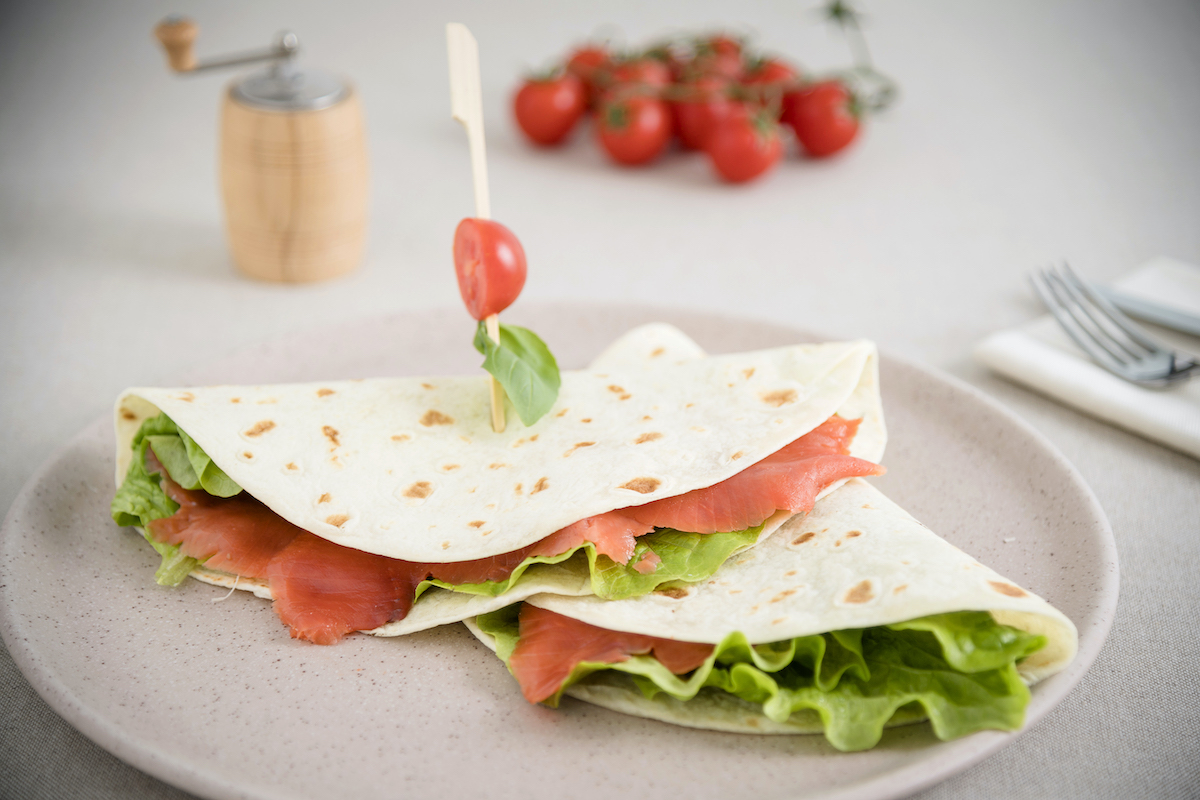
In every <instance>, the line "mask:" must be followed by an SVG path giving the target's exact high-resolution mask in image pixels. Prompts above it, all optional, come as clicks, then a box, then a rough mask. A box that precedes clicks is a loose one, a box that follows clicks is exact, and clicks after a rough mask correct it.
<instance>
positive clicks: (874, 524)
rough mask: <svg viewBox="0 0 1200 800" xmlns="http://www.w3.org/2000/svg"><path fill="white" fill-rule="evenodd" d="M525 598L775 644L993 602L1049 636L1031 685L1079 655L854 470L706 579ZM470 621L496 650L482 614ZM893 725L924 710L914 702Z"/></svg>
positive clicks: (745, 712)
mask: <svg viewBox="0 0 1200 800" xmlns="http://www.w3.org/2000/svg"><path fill="white" fill-rule="evenodd" d="M526 602H528V603H530V604H532V605H535V606H538V607H541V608H544V609H547V610H549V611H554V612H556V613H558V614H562V615H564V616H568V617H572V618H574V619H577V620H580V621H582V622H586V623H588V624H590V625H595V626H597V627H601V628H606V629H609V630H616V631H624V632H629V633H638V634H644V635H649V636H659V637H665V638H669V639H676V640H680V641H687V642H703V643H710V644H718V643H719V642H721V641H722V640H723V639H724V638H725V637H726V636H727V635H728V634H730V633H732V632H734V631H740V632H742V633H743V634H745V636H746V638H747V639H748V641H749V643H750V644H754V645H757V644H767V643H771V642H779V641H784V640H787V639H790V638H793V637H800V636H807V635H811V634H819V633H827V632H829V631H835V630H846V629H854V628H871V627H876V626H882V625H888V624H892V623H897V622H904V621H908V620H912V619H916V618H919V617H925V616H929V615H934V614H942V613H947V612H955V611H987V612H990V613H991V615H992V617H993V618H994V619H995V620H996V621H997V622H999V623H1000V624H1002V625H1008V626H1011V627H1014V628H1019V629H1021V630H1024V631H1027V632H1030V633H1036V634H1041V635H1043V636H1045V637H1046V640H1047V644H1046V645H1045V647H1043V648H1042V649H1041V650H1039V651H1037V652H1035V653H1033V654H1032V655H1030V656H1029V657H1027V658H1025V659H1024V660H1023V661H1020V662H1018V664H1017V670H1018V673H1019V674H1020V676H1021V678H1022V679H1023V680H1024V681H1025V682H1026V683H1027V684H1033V683H1036V682H1037V681H1040V680H1042V679H1043V678H1046V677H1048V676H1050V675H1052V674H1054V673H1055V672H1058V671H1059V670H1061V669H1063V668H1064V667H1065V666H1066V665H1067V664H1069V663H1070V662H1071V660H1072V659H1073V658H1074V656H1075V651H1076V647H1077V643H1078V635H1077V633H1076V630H1075V626H1074V624H1072V622H1071V621H1070V620H1069V619H1068V618H1067V617H1066V616H1064V615H1063V614H1062V612H1060V611H1058V610H1057V609H1055V608H1054V607H1053V606H1051V605H1050V604H1049V603H1047V602H1046V601H1045V600H1043V599H1042V598H1040V597H1038V596H1036V595H1034V594H1032V593H1031V592H1029V591H1027V590H1025V589H1022V588H1021V587H1019V586H1017V585H1016V584H1014V583H1013V582H1011V581H1009V580H1007V579H1006V578H1004V577H1002V576H1001V575H999V574H997V573H996V572H994V571H992V570H991V569H989V568H987V567H985V566H983V565H982V564H980V563H979V562H977V561H976V560H974V559H973V558H972V557H971V556H969V555H967V554H966V553H964V552H963V551H961V550H959V549H958V548H957V547H955V546H953V545H952V544H950V543H949V542H947V541H945V540H944V539H942V538H941V537H939V536H937V535H936V534H935V533H933V532H932V531H931V530H929V529H928V528H927V527H925V526H924V525H922V524H921V523H920V522H918V521H917V520H916V519H914V518H913V517H912V516H911V515H909V514H908V513H907V512H905V511H904V510H903V509H902V508H900V507H899V506H897V505H896V504H895V503H893V502H892V501H891V500H889V499H888V498H886V497H885V496H884V495H883V494H882V493H880V492H879V491H878V490H877V489H875V488H874V487H872V486H871V485H870V484H868V483H867V482H865V481H863V480H860V479H857V478H855V479H851V480H850V481H848V482H847V483H846V485H844V486H843V487H841V488H840V489H838V490H837V491H836V492H833V493H831V494H829V495H827V496H826V497H824V498H823V499H821V500H820V501H818V502H817V504H816V506H815V507H814V508H813V510H812V511H811V512H810V513H809V514H808V515H807V516H803V515H797V516H795V517H793V518H791V519H790V520H788V521H787V522H786V523H785V524H784V525H783V526H782V527H781V528H780V529H779V531H778V532H777V533H776V535H775V536H773V537H771V538H770V539H768V540H766V541H763V542H761V543H760V544H758V545H757V546H756V547H754V548H753V549H751V550H748V551H746V552H744V553H743V554H742V555H741V556H739V557H737V558H734V559H730V560H729V561H727V562H726V563H725V565H724V566H722V567H721V568H720V569H719V570H718V571H717V572H716V574H714V575H713V576H712V578H711V579H709V580H708V581H704V582H701V583H698V584H693V585H690V586H687V587H685V588H683V589H672V590H671V591H670V592H662V591H660V592H655V593H652V594H649V595H645V596H642V597H639V598H633V599H628V600H613V601H599V600H597V599H596V598H595V597H574V598H567V597H558V596H554V595H550V594H542V595H535V596H532V597H530V598H528V599H527V600H526ZM468 627H469V628H471V630H472V631H473V632H474V633H475V634H476V636H478V637H479V638H480V640H481V641H483V642H484V643H485V644H487V645H488V646H490V647H492V648H493V649H495V644H494V641H493V640H492V637H491V636H489V635H488V634H486V633H484V632H483V631H481V630H480V629H479V628H478V627H477V626H476V625H475V624H474V623H473V621H470V622H468ZM566 694H568V695H570V696H573V697H576V698H579V699H581V700H586V701H588V702H590V703H595V704H597V705H600V706H604V707H606V708H610V709H613V710H616V711H622V712H624V713H628V714H633V715H636V716H642V717H649V718H652V719H660V720H664V721H667V722H673V723H676V724H679V725H686V726H690V727H698V728H710V729H716V730H725V731H737V732H755V733H816V732H820V731H821V730H822V726H821V722H820V719H819V718H818V716H817V715H816V713H815V712H811V711H807V710H805V711H802V712H797V713H795V714H793V715H792V716H791V717H789V718H788V719H787V720H785V721H783V722H775V721H772V720H770V719H768V718H767V717H766V716H765V715H764V714H763V713H762V712H761V710H760V709H759V708H758V707H757V706H755V705H753V704H751V703H748V702H745V701H743V700H740V699H738V698H736V697H734V696H732V695H729V694H726V693H725V692H722V691H719V690H716V689H711V688H708V689H702V690H701V691H700V693H699V694H698V695H697V696H696V697H695V698H693V699H690V700H686V701H684V700H677V699H675V698H672V697H669V696H667V695H665V694H658V695H656V696H655V697H654V698H653V699H648V698H646V697H645V696H644V695H643V694H642V692H640V691H639V690H638V689H637V687H636V686H635V685H634V683H633V681H632V679H630V677H629V676H628V675H624V674H621V673H617V672H613V671H605V672H600V673H596V674H594V675H592V676H590V677H589V678H586V679H584V680H583V681H581V682H580V683H577V684H574V685H572V686H570V687H568V688H567V690H566ZM901 710H902V711H903V712H904V713H903V714H902V715H897V716H896V717H894V718H893V719H892V720H891V722H890V724H892V725H896V724H903V723H905V722H913V721H917V720H919V719H921V718H922V715H921V714H919V713H909V712H910V711H911V709H907V710H906V709H901Z"/></svg>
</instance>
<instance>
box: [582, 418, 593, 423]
mask: <svg viewBox="0 0 1200 800" xmlns="http://www.w3.org/2000/svg"><path fill="white" fill-rule="evenodd" d="M579 421H580V422H591V421H592V418H591V417H584V418H583V419H581V420H579Z"/></svg>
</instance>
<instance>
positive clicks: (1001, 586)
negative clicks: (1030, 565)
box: [988, 581, 1028, 597]
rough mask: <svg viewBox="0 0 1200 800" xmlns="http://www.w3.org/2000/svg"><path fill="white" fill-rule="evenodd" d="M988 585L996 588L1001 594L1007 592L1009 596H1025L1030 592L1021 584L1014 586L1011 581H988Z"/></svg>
mask: <svg viewBox="0 0 1200 800" xmlns="http://www.w3.org/2000/svg"><path fill="white" fill-rule="evenodd" d="M988 585H989V586H991V587H992V588H993V589H995V590H996V591H997V592H999V593H1000V594H1006V595H1008V596H1009V597H1025V596H1026V595H1027V594H1028V593H1027V592H1026V591H1025V590H1024V589H1022V588H1021V587H1019V586H1013V585H1012V584H1011V583H1002V582H1001V581H988Z"/></svg>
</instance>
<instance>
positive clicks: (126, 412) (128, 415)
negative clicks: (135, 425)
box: [121, 408, 137, 422]
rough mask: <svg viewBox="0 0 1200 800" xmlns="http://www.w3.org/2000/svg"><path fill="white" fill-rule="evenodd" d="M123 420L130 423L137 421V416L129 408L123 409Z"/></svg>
mask: <svg viewBox="0 0 1200 800" xmlns="http://www.w3.org/2000/svg"><path fill="white" fill-rule="evenodd" d="M121 419H127V420H129V421H130V422H132V421H133V420H135V419H137V414H135V413H133V412H132V411H130V410H129V409H128V408H122V409H121Z"/></svg>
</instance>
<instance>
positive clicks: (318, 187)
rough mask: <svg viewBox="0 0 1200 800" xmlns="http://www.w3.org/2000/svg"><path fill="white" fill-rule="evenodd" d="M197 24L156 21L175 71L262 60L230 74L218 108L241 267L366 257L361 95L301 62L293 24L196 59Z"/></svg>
mask: <svg viewBox="0 0 1200 800" xmlns="http://www.w3.org/2000/svg"><path fill="white" fill-rule="evenodd" d="M198 32H199V27H198V26H197V25H196V23H195V22H192V21H191V20H189V19H185V18H183V17H178V16H171V17H167V18H166V19H164V20H163V21H162V22H161V23H159V25H158V26H157V27H156V28H155V29H154V34H155V36H157V37H158V40H159V41H160V42H162V45H163V48H164V49H165V50H166V51H167V60H168V63H169V64H170V67H171V69H172V70H174V71H175V72H179V73H185V74H191V73H195V72H200V71H203V70H209V69H215V68H218V67H230V66H236V65H240V64H249V63H254V62H259V61H268V62H270V63H269V65H268V66H267V67H266V68H265V69H263V70H260V71H258V72H254V73H251V74H250V75H248V76H246V77H244V78H241V79H238V80H235V81H233V82H232V83H231V84H230V85H229V87H228V89H227V91H226V92H225V101H224V104H223V107H222V109H221V156H220V161H221V193H222V195H223V197H224V200H225V227H226V232H227V234H228V236H229V246H230V249H231V250H232V252H233V260H234V263H235V264H236V265H237V267H238V269H239V270H241V271H242V272H243V273H245V274H246V275H249V276H250V277H252V278H259V279H261V280H268V281H284V282H303V281H316V280H322V279H324V278H332V277H334V276H336V275H341V274H342V273H344V272H348V271H349V270H351V269H353V268H354V267H355V266H356V265H357V264H358V262H359V261H360V260H361V259H362V252H363V242H364V239H365V237H366V228H367V150H366V142H365V136H364V134H363V122H362V109H361V107H360V105H359V101H358V95H357V93H356V92H355V91H354V89H353V88H352V87H351V86H350V85H349V84H348V83H346V82H345V81H342V80H341V79H339V78H337V77H335V76H333V75H330V74H329V73H326V72H322V71H319V70H313V69H306V70H303V71H301V70H299V69H297V68H296V66H295V64H294V57H295V55H296V52H297V50H298V49H299V45H298V43H297V41H296V37H295V35H294V34H291V33H284V34H281V35H280V36H279V38H278V39H277V40H276V41H275V44H274V45H273V46H271V47H270V48H267V49H264V50H259V51H254V52H249V53H241V54H237V55H233V56H227V57H223V58H217V59H210V60H207V61H202V62H197V61H196V56H195V54H194V53H193V51H192V44H193V42H194V41H195V39H196V34H197V33H198Z"/></svg>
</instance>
